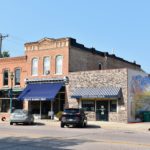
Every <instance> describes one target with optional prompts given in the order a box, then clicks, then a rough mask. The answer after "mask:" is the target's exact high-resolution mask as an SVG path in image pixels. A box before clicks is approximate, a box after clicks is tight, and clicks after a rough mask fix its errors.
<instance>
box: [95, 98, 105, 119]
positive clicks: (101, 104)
mask: <svg viewBox="0 0 150 150" xmlns="http://www.w3.org/2000/svg"><path fill="white" fill-rule="evenodd" d="M96 120H100V121H108V101H96Z"/></svg>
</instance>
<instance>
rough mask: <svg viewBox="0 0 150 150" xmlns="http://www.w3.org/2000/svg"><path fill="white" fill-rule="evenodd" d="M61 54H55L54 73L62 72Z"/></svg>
mask: <svg viewBox="0 0 150 150" xmlns="http://www.w3.org/2000/svg"><path fill="white" fill-rule="evenodd" d="M62 67H63V56H61V55H58V56H56V74H62V69H63V68H62Z"/></svg>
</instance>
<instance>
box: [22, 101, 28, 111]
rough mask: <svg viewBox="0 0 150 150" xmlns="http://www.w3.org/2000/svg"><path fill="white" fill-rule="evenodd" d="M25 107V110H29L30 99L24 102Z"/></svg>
mask: <svg viewBox="0 0 150 150" xmlns="http://www.w3.org/2000/svg"><path fill="white" fill-rule="evenodd" d="M23 109H24V110H29V101H24V102H23Z"/></svg>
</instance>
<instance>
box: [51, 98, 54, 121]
mask: <svg viewBox="0 0 150 150" xmlns="http://www.w3.org/2000/svg"><path fill="white" fill-rule="evenodd" d="M53 115H54V112H53V101H52V100H51V120H53Z"/></svg>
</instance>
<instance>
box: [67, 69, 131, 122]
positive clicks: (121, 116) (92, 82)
mask: <svg viewBox="0 0 150 150" xmlns="http://www.w3.org/2000/svg"><path fill="white" fill-rule="evenodd" d="M127 83H128V82H127V69H111V70H98V71H83V72H76V73H69V85H67V94H68V103H67V104H68V106H69V107H78V101H77V100H76V99H73V98H71V95H72V93H73V92H74V91H75V89H76V88H80V87H103V86H114V87H120V88H121V89H122V99H121V100H118V108H117V109H118V110H117V112H116V113H110V114H109V121H112V122H127V94H128V93H127ZM89 115H92V114H89Z"/></svg>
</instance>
